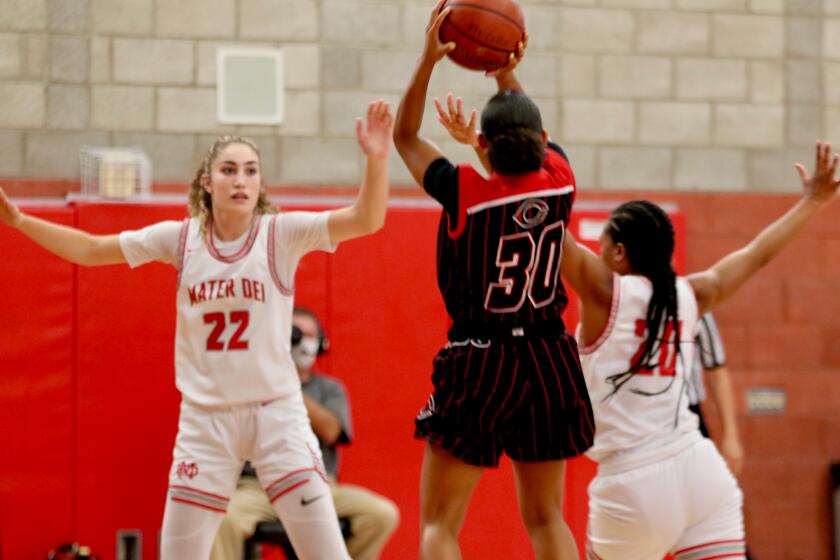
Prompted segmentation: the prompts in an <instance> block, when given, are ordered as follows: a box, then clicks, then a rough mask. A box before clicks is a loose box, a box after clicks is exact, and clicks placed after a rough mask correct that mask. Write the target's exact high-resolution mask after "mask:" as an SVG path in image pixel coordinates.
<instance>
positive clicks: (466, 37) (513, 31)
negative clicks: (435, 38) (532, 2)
mask: <svg viewBox="0 0 840 560" xmlns="http://www.w3.org/2000/svg"><path fill="white" fill-rule="evenodd" d="M447 7H451V8H452V11H451V12H450V13H449V15H448V16H447V17H446V19H445V20H444V21H443V25H441V27H440V40H441V41H443V42H444V43H448V42H450V41H454V42H455V45H456V48H455V50H453V51H452V52H451V53H449V57H450V58H451V59H452V60H453V61H454V62H455V63H456V64H460V65H461V66H464V67H465V68H469V69H470V70H484V71H492V70H497V69H499V68H501V67H502V66H504V65H505V64H506V63H507V61H508V55H509V54H510V53H512V52H514V51H516V44H517V43H518V42H519V41H523V40H524V39H525V17H524V16H523V15H522V8H520V7H519V4H518V3H517V2H516V0H448V1H447V2H446V3H444V5H443V6H442V7H441V9H444V8H447Z"/></svg>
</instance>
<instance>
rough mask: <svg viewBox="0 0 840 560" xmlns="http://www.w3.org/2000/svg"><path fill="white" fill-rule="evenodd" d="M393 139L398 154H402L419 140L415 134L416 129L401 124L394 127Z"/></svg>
mask: <svg viewBox="0 0 840 560" xmlns="http://www.w3.org/2000/svg"><path fill="white" fill-rule="evenodd" d="M393 139H394V146H395V147H396V148H397V151H398V152H399V153H400V155H403V154H404V153H405V152H406V151H407V150H410V149H411V146H412V145H414V144H415V143H417V142H418V141H419V140H420V138H419V137H418V136H417V131H416V130H411V129H409V128H407V127H401V126H395V127H394V134H393Z"/></svg>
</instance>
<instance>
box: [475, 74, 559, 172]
mask: <svg viewBox="0 0 840 560" xmlns="http://www.w3.org/2000/svg"><path fill="white" fill-rule="evenodd" d="M542 130H543V127H542V117H541V116H540V110H539V108H538V107H537V104H536V103H534V102H533V100H532V99H531V98H530V97H528V96H527V95H525V94H524V93H523V92H521V91H516V90H505V91H500V92H499V93H497V94H496V95H494V96H493V97H491V98H490V101H488V102H487V105H485V106H484V109H483V110H482V111H481V133H482V134H483V135H484V137H485V138H486V139H487V144H488V145H487V159H489V160H490V166H491V167H492V168H493V171H495V172H496V173H498V174H500V175H523V174H525V173H530V172H532V171H538V170H539V169H540V168H541V167H542V165H543V161H544V160H545V144H544V143H543V139H542Z"/></svg>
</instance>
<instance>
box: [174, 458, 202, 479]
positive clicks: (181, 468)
mask: <svg viewBox="0 0 840 560" xmlns="http://www.w3.org/2000/svg"><path fill="white" fill-rule="evenodd" d="M176 474H177V475H178V478H188V479H190V480H192V479H193V478H195V477H196V476H198V465H196V464H195V463H187V462H186V461H181V462H180V463H178V469H177V471H176Z"/></svg>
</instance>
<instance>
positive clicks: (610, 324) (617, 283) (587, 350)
mask: <svg viewBox="0 0 840 560" xmlns="http://www.w3.org/2000/svg"><path fill="white" fill-rule="evenodd" d="M612 284H613V293H612V302H611V303H610V315H609V317H607V323H606V324H605V325H604V330H603V331H601V334H600V335H598V338H596V339H595V342H593V343H592V344H589V345H588V346H582V347H580V348H579V349H578V352H580V353H581V354H591V353H593V352H595V351H596V350H598V348H600V347H601V345H602V344H604V343H605V342H606V341H607V339H608V338H609V337H610V335H611V334H612V332H613V329H614V328H615V320H616V317H618V305H619V303H621V276H619V275H618V274H615V273H613V275H612Z"/></svg>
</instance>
